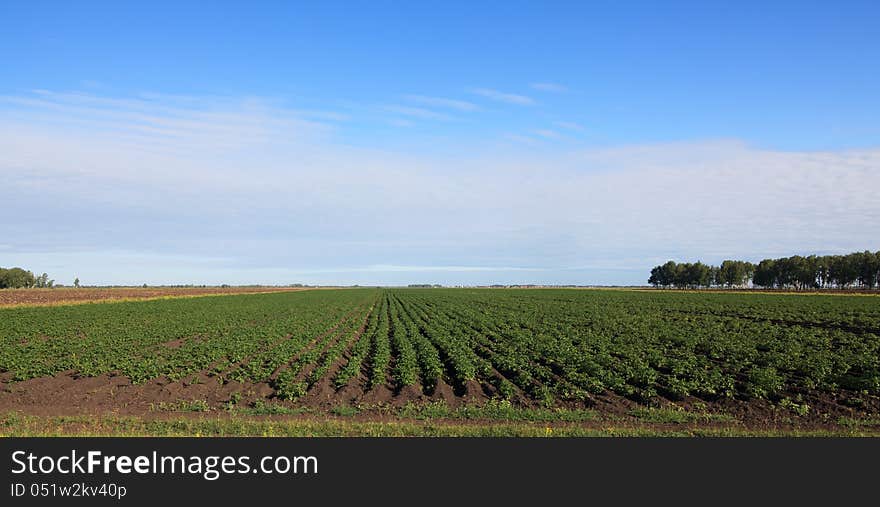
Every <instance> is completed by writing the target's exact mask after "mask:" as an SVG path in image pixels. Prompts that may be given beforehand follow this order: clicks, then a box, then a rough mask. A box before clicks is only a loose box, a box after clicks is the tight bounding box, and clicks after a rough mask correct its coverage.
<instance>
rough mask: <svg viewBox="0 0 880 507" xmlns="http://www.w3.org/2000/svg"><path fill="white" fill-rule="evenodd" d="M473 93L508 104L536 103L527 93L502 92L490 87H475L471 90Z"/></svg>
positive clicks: (525, 104)
mask: <svg viewBox="0 0 880 507" xmlns="http://www.w3.org/2000/svg"><path fill="white" fill-rule="evenodd" d="M471 93H474V94H476V95H480V96H483V97H486V98H488V99H492V100H495V101H498V102H505V103H508V104H516V105H520V106H531V105H534V104H535V101H534V100H533V99H532V98H531V97H527V96H525V95H517V94H514V93H505V92H500V91H498V90H492V89H490V88H474V89H472V90H471Z"/></svg>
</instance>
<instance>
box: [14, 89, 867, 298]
mask: <svg viewBox="0 0 880 507" xmlns="http://www.w3.org/2000/svg"><path fill="white" fill-rule="evenodd" d="M383 119H384V118H382V119H379V120H377V121H383ZM404 119H406V118H404ZM407 121H408V119H407ZM559 128H560V129H561V128H562V127H561V126H560V127H559ZM553 131H554V132H564V131H563V130H557V129H556V128H555V127H554V128H553ZM526 134H529V133H528V132H526ZM507 140H509V141H511V142H510V143H507V144H503V145H501V146H500V147H490V146H488V144H489V143H487V146H486V147H481V148H474V147H473V145H471V144H467V143H464V142H462V143H461V144H460V145H456V144H454V143H453V144H451V145H450V146H449V149H447V150H442V152H440V150H436V151H432V152H427V153H420V152H409V151H405V150H403V149H401V150H391V149H388V150H379V149H376V148H374V147H372V148H369V149H367V148H356V147H353V146H351V145H350V144H348V143H347V142H345V138H344V137H341V136H339V135H338V134H337V128H334V127H333V126H331V125H327V124H326V123H324V122H320V121H311V120H307V119H304V118H302V117H301V116H300V115H298V114H296V112H295V111H291V110H290V109H286V108H284V107H280V106H279V105H278V104H275V103H273V102H272V101H268V100H261V99H259V98H240V99H235V98H222V99H216V98H208V97H201V98H199V97H194V98H191V99H187V100H181V99H178V98H151V99H149V100H148V99H144V98H130V97H128V98H126V97H121V98H120V97H116V98H113V97H100V96H84V95H82V94H57V93H44V94H24V95H13V96H6V97H2V98H0V153H2V154H3V156H2V157H0V178H2V180H3V182H4V195H3V198H2V199H0V230H3V231H4V233H5V234H6V235H5V239H4V241H3V244H4V245H6V248H4V249H3V250H2V259H0V261H2V262H0V265H6V264H22V265H25V266H26V267H28V268H30V269H34V270H39V271H40V272H42V271H46V272H48V273H50V274H51V275H52V276H53V277H54V278H56V279H59V280H66V281H68V283H69V281H72V280H73V277H74V276H80V278H81V279H83V280H88V282H89V283H144V282H148V283H163V282H164V283H224V282H225V283H249V282H250V283H254V282H262V283H277V282H285V283H286V282H294V281H304V282H310V283H361V284H367V283H397V282H400V283H414V282H418V281H425V280H428V281H437V282H442V283H459V282H464V283H470V282H474V283H486V282H490V283H491V282H493V281H498V282H501V283H504V282H555V283H589V282H608V283H613V282H617V283H638V282H644V278H645V276H644V275H645V273H644V270H645V269H646V268H649V267H650V266H652V265H655V264H657V263H658V262H662V261H663V260H666V259H667V258H677V259H683V260H685V259H692V260H696V259H701V260H703V261H706V262H717V261H720V260H722V259H723V258H729V257H738V258H746V259H750V260H752V259H755V258H756V257H758V259H757V260H760V257H761V256H774V255H788V254H792V253H802V254H809V253H812V252H814V251H816V250H817V249H821V251H822V252H832V253H840V252H847V251H852V250H863V249H865V248H871V249H878V248H880V245H878V244H877V243H876V241H873V243H872V242H871V240H870V239H866V238H877V237H880V201H878V200H877V199H876V196H875V194H873V193H871V192H866V191H865V189H869V188H880V147H877V148H873V149H865V150H859V151H827V152H797V151H785V152H784V151H773V150H764V149H758V148H755V147H752V146H749V145H748V144H745V143H742V142H739V141H730V140H722V141H705V140H702V141H692V142H686V143H685V142H682V143H665V144H653V145H651V144H648V145H646V144H640V145H625V146H616V147H610V148H602V149H597V148H588V149H587V148H581V149H572V148H571V146H570V145H569V143H553V142H545V141H543V140H542V137H541V136H539V135H537V134H534V133H533V134H531V135H525V136H523V135H517V134H510V135H508V136H507ZM520 143H521V144H522V146H520ZM438 152H439V154H438ZM444 153H449V154H450V155H448V156H447V155H445V154H444ZM487 188H491V189H492V192H486V190H485V189H487ZM682 189H687V191H686V193H682V192H683V190H682ZM830 196H831V197H830ZM833 196H846V198H845V199H835V198H833ZM230 238H233V239H230ZM742 238H748V239H749V240H748V241H745V242H744V241H743V239H742ZM866 241H868V243H866ZM120 252H129V253H128V254H125V255H123V254H121V253H120ZM132 252H136V253H137V254H138V255H144V256H149V259H150V260H149V263H147V264H146V265H147V267H146V268H145V267H144V266H145V262H143V261H142V260H141V259H139V258H138V255H131V253H132ZM217 252H222V258H218V254H217ZM74 254H75V255H74ZM180 259H187V261H186V262H181V261H180ZM200 259H205V262H200ZM352 266H353V267H354V268H352ZM535 266H536V267H535ZM537 267H540V270H538V269H539V268H537ZM599 268H602V269H605V270H606V271H607V270H610V269H612V268H613V269H614V270H618V271H615V272H614V273H611V274H607V273H606V274H604V275H603V274H602V273H597V272H595V271H589V270H590V269H599ZM346 270H349V271H346ZM432 270H433V271H432ZM326 273H339V274H334V275H331V274H326Z"/></svg>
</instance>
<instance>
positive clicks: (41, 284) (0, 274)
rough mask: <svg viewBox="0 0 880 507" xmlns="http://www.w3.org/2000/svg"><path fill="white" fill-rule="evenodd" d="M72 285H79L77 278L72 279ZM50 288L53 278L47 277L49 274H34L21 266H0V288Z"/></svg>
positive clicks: (52, 284)
mask: <svg viewBox="0 0 880 507" xmlns="http://www.w3.org/2000/svg"><path fill="white" fill-rule="evenodd" d="M74 286H76V287H79V278H77V279H76V280H75V281H74ZM30 287H36V288H40V289H42V288H47V289H48V288H52V287H55V280H51V279H49V275H47V274H46V273H43V274H42V275H39V276H35V275H34V274H33V272H31V271H27V270H25V269H22V268H8V269H7V268H0V289H22V288H30Z"/></svg>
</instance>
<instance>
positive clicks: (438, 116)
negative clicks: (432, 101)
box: [382, 105, 452, 120]
mask: <svg viewBox="0 0 880 507" xmlns="http://www.w3.org/2000/svg"><path fill="white" fill-rule="evenodd" d="M382 109H383V110H384V111H386V112H389V113H394V114H401V115H404V116H411V117H413V118H420V119H423V120H451V119H452V117H451V116H449V115H448V114H446V113H440V112H437V111H433V110H431V109H426V108H423V107H411V106H398V105H389V106H384V107H382Z"/></svg>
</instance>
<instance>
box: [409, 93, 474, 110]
mask: <svg viewBox="0 0 880 507" xmlns="http://www.w3.org/2000/svg"><path fill="white" fill-rule="evenodd" d="M404 98H406V100H409V101H410V102H415V103H418V104H424V105H426V106H431V107H442V108H447V109H455V110H457V111H464V112H469V111H477V110H479V109H480V107H479V106H477V105H476V104H474V103H473V102H468V101H465V100H456V99H447V98H444V97H426V96H424V95H406V96H405V97H404Z"/></svg>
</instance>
